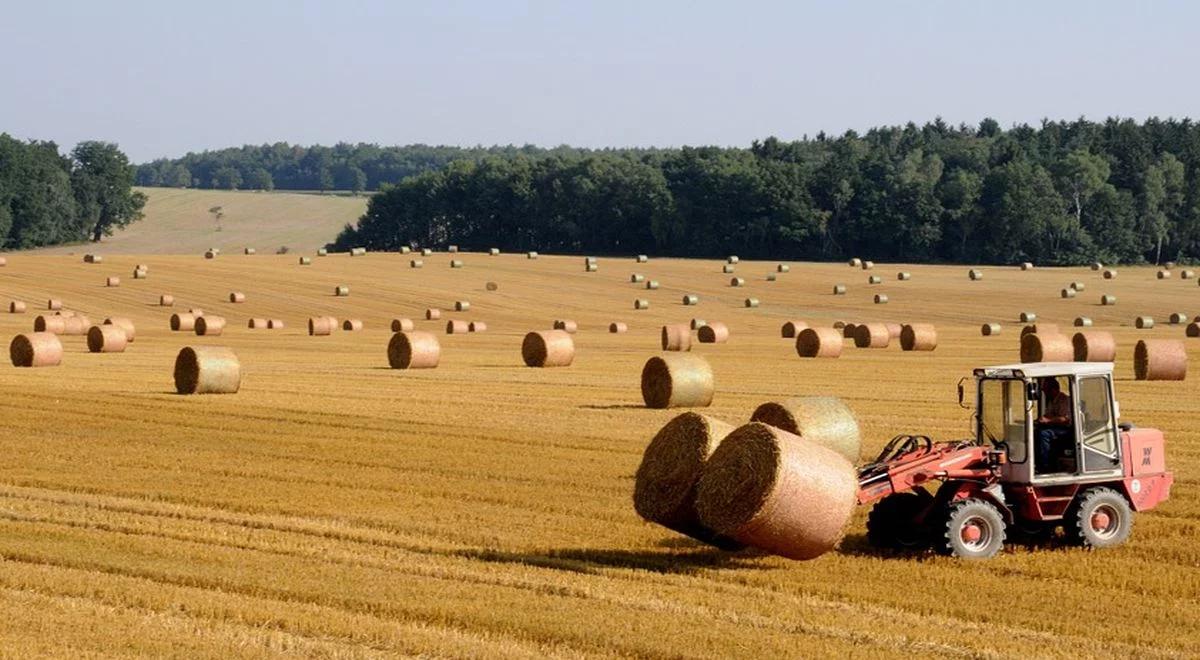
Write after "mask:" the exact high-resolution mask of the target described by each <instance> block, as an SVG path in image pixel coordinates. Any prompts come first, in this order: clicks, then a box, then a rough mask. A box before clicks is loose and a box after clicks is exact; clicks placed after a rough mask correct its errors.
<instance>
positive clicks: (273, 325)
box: [267, 319, 283, 330]
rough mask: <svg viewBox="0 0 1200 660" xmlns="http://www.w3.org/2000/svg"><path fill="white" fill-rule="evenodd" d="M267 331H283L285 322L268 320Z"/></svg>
mask: <svg viewBox="0 0 1200 660" xmlns="http://www.w3.org/2000/svg"><path fill="white" fill-rule="evenodd" d="M267 329H268V330H282V329H283V321H282V320H280V319H268V320H267Z"/></svg>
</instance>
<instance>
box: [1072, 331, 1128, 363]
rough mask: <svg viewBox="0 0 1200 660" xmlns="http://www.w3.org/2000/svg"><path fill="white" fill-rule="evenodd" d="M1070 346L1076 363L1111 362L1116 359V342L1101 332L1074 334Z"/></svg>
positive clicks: (1108, 334)
mask: <svg viewBox="0 0 1200 660" xmlns="http://www.w3.org/2000/svg"><path fill="white" fill-rule="evenodd" d="M1071 346H1072V347H1073V349H1074V355H1075V361H1076V362H1112V361H1113V360H1115V359H1116V357H1117V341H1116V340H1115V339H1113V336H1112V333H1111V332H1104V331H1103V330H1085V331H1083V332H1076V333H1075V336H1073V337H1071Z"/></svg>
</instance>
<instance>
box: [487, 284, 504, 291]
mask: <svg viewBox="0 0 1200 660" xmlns="http://www.w3.org/2000/svg"><path fill="white" fill-rule="evenodd" d="M483 288H485V289H487V290H488V291H499V290H500V285H499V284H496V283H495V282H488V283H487V284H485V285H483Z"/></svg>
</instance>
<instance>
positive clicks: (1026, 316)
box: [1020, 312, 1037, 323]
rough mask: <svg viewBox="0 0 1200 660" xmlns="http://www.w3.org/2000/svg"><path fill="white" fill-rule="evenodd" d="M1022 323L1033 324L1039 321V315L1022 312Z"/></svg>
mask: <svg viewBox="0 0 1200 660" xmlns="http://www.w3.org/2000/svg"><path fill="white" fill-rule="evenodd" d="M1020 319H1021V323H1033V322H1034V321H1036V320H1037V314H1035V313H1033V312H1021V316H1020Z"/></svg>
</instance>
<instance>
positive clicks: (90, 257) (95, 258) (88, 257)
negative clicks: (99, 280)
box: [83, 254, 104, 264]
mask: <svg viewBox="0 0 1200 660" xmlns="http://www.w3.org/2000/svg"><path fill="white" fill-rule="evenodd" d="M83 263H85V264H100V263H104V257H102V256H100V255H98V254H85V255H83Z"/></svg>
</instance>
